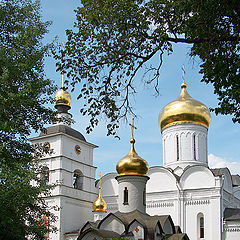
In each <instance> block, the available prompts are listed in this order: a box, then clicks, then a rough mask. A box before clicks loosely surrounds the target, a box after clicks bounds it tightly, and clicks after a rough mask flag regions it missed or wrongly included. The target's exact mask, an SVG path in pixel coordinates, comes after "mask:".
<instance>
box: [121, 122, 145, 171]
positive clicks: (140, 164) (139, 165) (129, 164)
mask: <svg viewBox="0 0 240 240" xmlns="http://www.w3.org/2000/svg"><path fill="white" fill-rule="evenodd" d="M130 126H131V127H132V139H131V140H130V143H131V149H130V151H129V153H128V154H127V155H126V156H125V157H124V158H122V159H121V160H120V161H119V162H118V164H117V166H116V170H117V172H118V174H119V175H146V174H147V172H148V163H147V161H145V160H144V159H143V158H141V157H140V156H138V154H137V153H136V151H135V149H134V144H135V139H134V128H136V127H135V126H134V118H133V121H132V124H130Z"/></svg>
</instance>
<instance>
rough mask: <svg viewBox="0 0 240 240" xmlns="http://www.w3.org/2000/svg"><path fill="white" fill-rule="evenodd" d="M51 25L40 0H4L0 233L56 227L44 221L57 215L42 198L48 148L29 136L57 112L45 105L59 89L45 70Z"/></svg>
mask: <svg viewBox="0 0 240 240" xmlns="http://www.w3.org/2000/svg"><path fill="white" fill-rule="evenodd" d="M48 25H49V23H48V22H43V21H42V20H41V16H40V5H39V1H32V0H2V1H1V2H0V102H1V104H0V239H13V240H14V239H26V236H31V239H44V235H45V234H46V233H47V232H48V231H51V229H52V227H51V226H50V228H49V229H48V226H46V225H45V224H44V222H43V219H44V216H47V217H52V218H53V216H52V215H51V214H50V212H49V209H48V208H47V205H46V204H45V202H44V200H43V198H42V196H43V195H45V194H48V192H49V187H48V186H46V184H44V180H43V179H42V178H41V176H40V175H41V174H40V173H41V168H40V167H39V164H38V162H37V159H38V156H39V155H41V154H43V149H42V148H37V147H33V146H31V145H30V144H29V142H28V140H27V138H28V137H29V135H30V133H31V131H32V130H34V131H38V130H40V129H43V126H44V124H46V123H50V122H51V121H52V119H53V118H54V112H53V111H52V110H50V109H49V108H47V107H45V106H44V104H46V103H49V101H50V94H51V93H52V92H53V91H54V87H53V86H52V85H51V83H50V81H49V80H48V79H46V78H45V75H44V71H43V67H44V64H43V61H44V57H45V56H46V54H47V53H48V51H49V47H50V45H45V46H44V45H43V44H42V39H43V36H44V34H45V33H46V32H47V27H48ZM32 154H34V156H35V157H33V155H32ZM33 183H34V184H33Z"/></svg>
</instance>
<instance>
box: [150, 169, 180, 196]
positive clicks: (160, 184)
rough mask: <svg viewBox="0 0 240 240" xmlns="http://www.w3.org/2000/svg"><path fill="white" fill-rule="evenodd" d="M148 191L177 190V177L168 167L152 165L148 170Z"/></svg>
mask: <svg viewBox="0 0 240 240" xmlns="http://www.w3.org/2000/svg"><path fill="white" fill-rule="evenodd" d="M148 176H149V178H150V179H149V180H148V182H147V192H148V193H150V192H151V193H152V192H160V191H174V190H177V186H176V181H177V179H176V177H175V176H174V175H173V174H172V173H171V172H170V171H169V170H168V169H166V168H163V167H152V168H150V169H149V172H148Z"/></svg>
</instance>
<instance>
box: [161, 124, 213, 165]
mask: <svg viewBox="0 0 240 240" xmlns="http://www.w3.org/2000/svg"><path fill="white" fill-rule="evenodd" d="M207 131H208V130H207V128H206V127H204V126H202V125H198V124H179V125H173V126H169V127H167V128H165V129H164V130H163V131H162V142H163V149H164V151H163V163H164V167H170V168H172V169H175V168H176V167H177V166H180V167H182V168H185V167H187V166H189V165H197V164H203V165H206V166H207ZM194 135H195V139H196V143H195V150H196V159H195V158H194V147H193V136H194ZM176 136H178V138H179V160H178V159H177V140H176Z"/></svg>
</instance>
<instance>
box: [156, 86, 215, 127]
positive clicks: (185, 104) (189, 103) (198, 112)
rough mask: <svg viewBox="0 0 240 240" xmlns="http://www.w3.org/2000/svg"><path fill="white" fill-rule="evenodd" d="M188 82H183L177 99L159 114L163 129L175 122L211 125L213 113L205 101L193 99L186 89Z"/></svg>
mask: <svg viewBox="0 0 240 240" xmlns="http://www.w3.org/2000/svg"><path fill="white" fill-rule="evenodd" d="M186 87H187V85H186V83H185V82H184V81H183V83H182V84H181V88H182V90H181V93H180V95H179V96H178V98H177V99H176V100H175V101H172V102H170V103H169V104H167V105H166V106H165V107H164V108H163V109H162V111H161V112H160V114H159V118H158V123H159V127H160V129H161V130H163V129H164V128H165V127H167V126H170V125H173V124H182V123H193V124H201V125H203V126H206V127H209V125H210V122H211V115H210V112H209V110H208V108H207V107H206V105H204V104H203V103H201V102H199V101H197V100H195V99H193V98H192V97H191V96H190V95H189V94H188V92H187V90H186Z"/></svg>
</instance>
